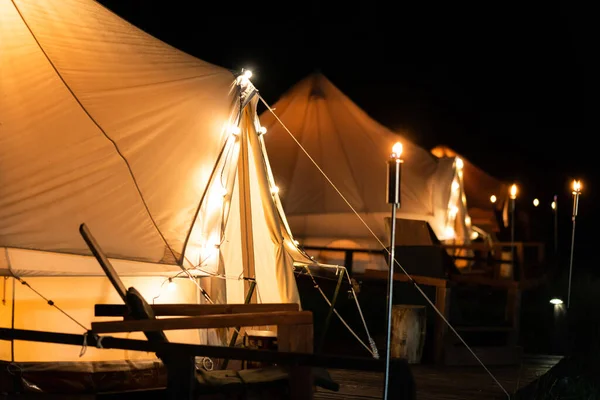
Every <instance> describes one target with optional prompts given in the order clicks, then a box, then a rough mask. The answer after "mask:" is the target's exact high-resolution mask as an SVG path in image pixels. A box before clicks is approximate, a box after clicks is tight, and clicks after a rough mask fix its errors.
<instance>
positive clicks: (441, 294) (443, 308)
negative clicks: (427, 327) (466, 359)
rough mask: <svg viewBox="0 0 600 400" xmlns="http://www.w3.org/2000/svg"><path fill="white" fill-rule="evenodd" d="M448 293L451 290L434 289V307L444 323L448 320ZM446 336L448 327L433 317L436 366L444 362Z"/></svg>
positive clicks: (437, 316)
mask: <svg viewBox="0 0 600 400" xmlns="http://www.w3.org/2000/svg"><path fill="white" fill-rule="evenodd" d="M450 293H451V289H450V288H446V287H441V286H438V287H436V288H435V307H436V308H437V309H438V310H439V311H440V312H441V313H442V315H443V316H444V318H446V321H449V320H450ZM447 334H448V325H447V324H446V322H445V321H444V320H443V319H442V318H440V316H439V315H436V316H435V332H434V335H435V336H434V360H435V362H436V364H442V363H443V362H444V346H445V344H446V335H447Z"/></svg>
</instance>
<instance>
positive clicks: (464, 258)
mask: <svg viewBox="0 0 600 400" xmlns="http://www.w3.org/2000/svg"><path fill="white" fill-rule="evenodd" d="M437 246H439V247H441V248H443V249H446V250H447V251H448V254H449V255H450V257H452V259H453V260H454V261H455V263H456V264H459V263H460V262H462V263H463V264H465V268H460V270H461V272H462V273H466V274H469V273H470V274H481V275H484V276H487V277H489V278H493V279H508V278H510V279H513V280H517V281H524V280H527V279H532V278H536V277H538V276H539V275H541V272H543V271H541V270H540V269H541V268H542V266H543V265H544V262H545V244H544V243H541V242H514V243H510V242H497V243H494V244H492V245H490V244H487V243H470V244H463V245H459V244H441V245H437ZM513 248H514V250H512V249H513ZM304 249H305V250H308V251H310V250H313V251H320V252H327V253H328V254H332V253H333V254H335V253H338V254H339V253H342V254H343V255H344V267H345V268H346V269H347V270H348V271H349V272H351V271H352V266H353V263H354V254H375V255H380V256H381V257H387V256H388V253H387V252H386V251H385V250H370V249H356V248H343V247H324V246H304ZM513 251H514V262H513V261H512V255H513Z"/></svg>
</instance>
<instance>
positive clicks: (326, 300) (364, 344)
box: [305, 266, 378, 358]
mask: <svg viewBox="0 0 600 400" xmlns="http://www.w3.org/2000/svg"><path fill="white" fill-rule="evenodd" d="M305 269H306V272H307V275H308V276H309V277H310V279H311V280H312V281H313V285H314V287H315V289H317V291H318V292H319V293H320V294H321V296H322V297H323V299H324V300H325V302H326V303H327V304H328V305H329V307H331V301H330V300H329V298H328V297H327V295H326V294H325V293H324V292H323V289H321V286H319V284H318V283H317V281H316V280H315V278H314V276H313V274H312V273H311V272H310V269H309V267H308V266H306V267H305ZM333 312H334V314H335V315H336V316H337V317H338V318H339V320H340V321H341V322H342V324H344V326H345V327H346V328H347V329H348V332H350V333H351V334H352V336H354V337H355V338H356V340H358V342H359V343H360V344H361V345H362V346H363V347H364V348H365V349H367V351H368V352H369V353H371V355H372V356H373V358H378V355H377V354H378V353H376V352H374V351H373V350H372V349H371V348H370V347H369V346H367V344H366V343H365V342H364V341H363V340H362V339H361V338H360V336H358V334H357V333H356V332H355V331H354V330H353V329H352V328H351V327H350V326H349V325H348V323H347V322H346V321H345V320H344V318H342V316H341V315H340V314H339V313H338V311H337V310H336V309H335V307H334V308H333ZM365 328H366V327H365ZM367 334H368V330H367ZM372 340H373V339H371V337H370V336H369V343H370V342H371V341H372Z"/></svg>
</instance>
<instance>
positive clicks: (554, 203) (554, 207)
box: [550, 201, 556, 210]
mask: <svg viewBox="0 0 600 400" xmlns="http://www.w3.org/2000/svg"><path fill="white" fill-rule="evenodd" d="M550 207H552V209H553V210H556V202H555V201H553V202H552V203H550Z"/></svg>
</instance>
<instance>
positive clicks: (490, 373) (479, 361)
mask: <svg viewBox="0 0 600 400" xmlns="http://www.w3.org/2000/svg"><path fill="white" fill-rule="evenodd" d="M258 98H259V99H260V101H261V102H262V103H263V104H264V105H265V107H267V109H268V110H269V112H270V113H271V114H272V115H273V116H274V117H275V119H276V120H277V121H278V122H279V123H280V124H281V126H282V127H283V129H284V130H285V131H286V132H287V133H288V134H289V135H290V137H291V138H292V140H293V141H294V142H295V143H296V144H297V145H298V146H299V148H300V150H302V152H303V153H304V154H305V155H306V156H307V157H308V159H309V160H310V161H311V162H312V164H313V165H314V166H315V167H316V168H317V170H318V171H319V172H320V173H321V175H322V176H323V177H324V178H325V180H326V181H327V182H328V183H329V184H330V185H331V187H332V188H333V189H334V190H335V192H336V193H337V194H338V195H339V196H340V197H341V199H342V200H343V201H344V202H345V203H346V205H348V207H349V208H350V210H352V212H353V213H354V214H355V215H356V217H357V218H358V219H359V220H360V222H361V223H362V224H363V225H364V226H365V228H367V230H368V231H369V232H370V234H371V235H372V236H373V237H374V238H375V240H376V241H377V243H379V245H380V246H381V248H382V249H383V250H384V251H385V252H387V253H388V255H389V254H390V250H389V249H388V248H387V247H386V245H385V244H384V243H383V242H382V241H381V240H380V239H379V237H378V236H377V235H376V234H375V232H374V231H373V229H371V227H370V226H369V224H367V222H366V221H365V220H364V219H363V218H362V217H361V216H360V214H359V213H358V212H357V211H356V209H355V208H354V207H353V206H352V204H351V203H350V201H348V199H347V198H346V197H345V196H344V195H343V194H342V192H341V191H340V190H339V189H338V187H337V186H336V185H335V184H334V183H333V181H332V180H331V179H330V178H329V177H328V176H327V174H326V173H325V171H323V169H322V168H321V167H320V166H319V165H318V164H317V162H316V161H315V160H314V158H312V157H311V155H310V154H309V153H308V151H307V150H306V149H305V148H304V146H302V144H301V143H300V142H299V141H298V139H296V137H295V136H294V134H293V133H292V132H291V131H290V130H289V129H288V127H287V126H286V125H285V124H284V123H283V121H282V120H281V119H280V118H279V116H278V115H277V114H276V113H275V111H274V110H273V109H272V108H271V106H270V105H269V104H268V103H267V101H266V100H265V99H264V98H263V97H262V96H260V95H259V96H258ZM394 262H395V265H397V266H398V267H399V268H400V270H401V271H402V272H403V273H404V275H406V277H407V278H408V280H409V281H410V282H411V283H412V284H413V285H414V287H415V288H416V289H417V291H418V292H419V293H420V294H421V296H422V297H423V298H424V299H425V301H427V303H429V305H430V306H431V307H433V309H434V310H435V312H436V314H437V315H438V317H439V318H441V319H442V320H443V321H444V323H445V324H446V325H447V326H448V328H449V329H450V330H451V331H452V332H453V333H454V334H455V335H456V337H457V338H458V339H459V340H460V341H461V342H462V344H463V345H464V346H465V347H466V348H467V349H468V351H469V352H470V353H471V355H473V357H474V358H475V359H476V360H477V362H478V363H479V364H480V365H481V367H482V368H483V369H484V370H485V371H486V372H487V374H488V375H489V376H490V377H491V378H492V379H493V380H494V382H495V383H496V385H498V387H500V389H501V390H502V391H503V392H504V394H506V396H507V398H509V399H510V394H509V393H508V391H507V390H506V389H505V388H504V386H502V384H501V383H500V382H499V381H498V379H497V378H496V376H495V375H494V374H493V373H492V372H491V371H490V370H489V369H488V368H487V366H486V365H485V364H484V363H483V361H481V359H480V358H479V357H478V356H477V354H475V352H474V351H473V349H472V348H471V346H469V345H468V344H467V342H466V341H465V340H464V339H463V338H462V336H461V335H460V334H459V333H458V331H456V329H455V328H454V327H453V326H452V324H451V323H450V321H448V319H446V317H444V314H442V312H441V311H440V310H438V308H437V307H436V306H435V304H434V303H433V301H432V300H431V299H430V298H429V296H427V294H425V292H424V291H423V289H421V287H420V286H419V284H417V282H416V281H415V280H414V279H413V277H412V276H411V275H410V274H409V273H408V271H406V269H404V267H403V266H402V265H401V264H400V263H399V262H398V260H396V259H394Z"/></svg>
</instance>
